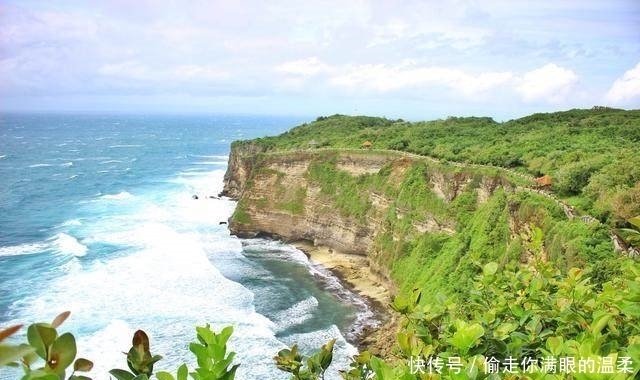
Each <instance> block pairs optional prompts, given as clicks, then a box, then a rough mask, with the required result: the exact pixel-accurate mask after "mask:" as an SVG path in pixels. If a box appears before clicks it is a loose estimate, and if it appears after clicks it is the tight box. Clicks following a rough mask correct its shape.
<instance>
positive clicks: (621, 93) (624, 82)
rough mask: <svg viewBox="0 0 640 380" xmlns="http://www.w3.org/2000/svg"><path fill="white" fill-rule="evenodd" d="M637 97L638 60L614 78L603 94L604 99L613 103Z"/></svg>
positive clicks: (639, 82) (639, 83) (639, 85)
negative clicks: (620, 75)
mask: <svg viewBox="0 0 640 380" xmlns="http://www.w3.org/2000/svg"><path fill="white" fill-rule="evenodd" d="M637 98H640V62H638V64H637V65H636V66H635V67H634V68H633V69H630V70H627V71H626V72H625V73H624V75H622V77H620V78H618V79H616V81H615V82H613V85H612V86H611V88H610V89H609V91H608V92H607V94H606V95H605V99H606V100H607V101H609V102H612V103H614V104H618V103H621V102H625V101H629V100H632V99H637Z"/></svg>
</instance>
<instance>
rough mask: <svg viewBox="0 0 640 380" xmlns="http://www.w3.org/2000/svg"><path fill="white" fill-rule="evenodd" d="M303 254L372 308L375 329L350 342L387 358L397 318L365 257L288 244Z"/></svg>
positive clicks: (306, 244)
mask: <svg viewBox="0 0 640 380" xmlns="http://www.w3.org/2000/svg"><path fill="white" fill-rule="evenodd" d="M289 244H291V245H293V246H294V247H296V248H297V249H299V250H300V251H302V252H304V254H305V255H307V257H308V258H309V261H310V262H311V263H312V264H316V265H320V266H322V267H323V268H325V269H327V270H329V271H330V272H332V273H333V274H334V275H335V276H336V277H338V278H339V279H340V281H341V282H342V283H343V284H344V285H346V286H347V287H348V288H350V289H351V290H352V291H353V292H355V293H357V294H358V295H360V296H361V297H362V298H363V299H364V300H365V301H366V302H367V303H368V305H369V307H370V308H371V309H372V311H373V314H374V315H375V318H376V321H377V322H378V323H377V325H376V326H369V327H368V328H366V329H364V330H363V331H362V333H361V334H359V336H358V337H357V339H356V341H355V342H353V343H355V345H356V346H357V347H358V349H359V350H361V351H363V350H368V351H370V352H372V353H373V354H374V355H379V356H380V355H381V356H388V355H389V353H390V350H391V348H392V347H393V344H394V342H395V331H396V329H397V318H396V316H395V314H394V313H393V310H392V309H391V308H390V307H389V304H390V302H391V293H390V292H389V289H388V287H387V286H385V284H384V283H383V282H382V281H380V279H379V278H378V277H377V276H376V275H375V274H373V273H372V272H371V271H370V270H369V265H368V260H367V258H366V257H364V256H358V255H353V254H347V253H343V252H337V251H335V250H333V249H331V248H329V247H325V246H314V245H313V244H312V243H311V242H308V241H295V242H289Z"/></svg>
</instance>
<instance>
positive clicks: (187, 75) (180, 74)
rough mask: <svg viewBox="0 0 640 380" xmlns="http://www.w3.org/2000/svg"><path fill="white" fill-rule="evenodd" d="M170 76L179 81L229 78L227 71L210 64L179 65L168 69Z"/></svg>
mask: <svg viewBox="0 0 640 380" xmlns="http://www.w3.org/2000/svg"><path fill="white" fill-rule="evenodd" d="M170 76H171V77H173V79H176V80H181V81H192V80H197V81H203V80H204V81H215V80H220V79H227V78H229V73H227V72H226V71H225V70H222V69H220V68H218V67H215V66H210V65H206V66H199V65H180V66H177V67H175V68H173V69H171V70H170Z"/></svg>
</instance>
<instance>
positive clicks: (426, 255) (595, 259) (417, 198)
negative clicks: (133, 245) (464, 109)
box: [223, 140, 616, 297]
mask: <svg viewBox="0 0 640 380" xmlns="http://www.w3.org/2000/svg"><path fill="white" fill-rule="evenodd" d="M534 186H535V183H534V182H533V179H532V177H527V176H523V175H522V174H520V173H517V172H513V171H511V170H508V169H504V168H499V167H490V166H483V165H469V164H460V163H448V162H441V161H438V160H435V159H433V158H429V157H424V156H418V155H414V154H409V153H403V152H397V151H387V150H365V149H305V150H266V149H265V148H264V147H263V146H261V145H260V144H257V143H255V140H254V141H242V142H237V143H234V144H233V146H232V151H231V154H230V157H229V165H228V169H227V173H226V175H225V186H224V190H223V195H226V196H229V197H232V198H235V199H237V200H238V205H237V208H236V210H235V212H234V214H233V216H232V217H231V218H230V221H229V227H230V230H231V232H232V233H233V234H236V235H238V236H240V237H256V236H270V237H274V238H278V239H281V240H284V241H288V242H297V241H306V242H309V243H311V244H313V245H316V246H324V247H328V248H330V249H332V250H335V251H338V252H343V253H348V254H354V255H359V256H362V257H364V258H366V260H367V263H368V266H369V268H370V270H371V272H372V273H374V274H376V275H377V276H379V277H380V278H381V280H382V281H383V282H385V283H386V284H387V285H386V286H388V287H389V288H390V289H391V290H392V292H395V291H397V290H405V291H408V290H411V289H412V288H414V287H420V288H421V289H423V290H425V291H426V292H429V291H431V292H432V296H433V297H435V295H436V294H437V293H438V292H443V293H458V292H460V288H463V287H465V286H468V284H469V283H470V282H471V280H472V279H473V277H474V276H475V275H476V274H477V273H478V270H479V268H480V267H481V265H482V263H485V262H488V261H498V262H500V263H501V265H503V266H505V267H513V266H514V265H519V264H521V263H526V262H530V261H533V260H542V261H549V262H552V263H553V265H554V266H556V267H557V268H558V269H559V270H560V271H564V270H566V269H568V268H570V267H574V266H584V265H586V264H596V267H597V268H598V270H599V273H601V274H602V275H603V280H604V279H605V277H606V276H607V275H609V273H610V272H611V273H613V271H614V269H612V268H609V266H610V265H615V263H613V261H612V262H611V263H612V264H609V262H608V261H607V260H606V259H607V258H615V257H616V252H615V250H614V248H613V244H612V242H611V239H610V237H609V231H610V230H609V229H608V228H607V227H606V226H604V225H602V224H600V223H599V222H598V221H597V220H595V219H593V218H591V219H589V218H584V217H583V218H576V217H574V216H573V215H568V214H566V213H565V210H564V206H566V205H564V204H563V203H562V202H560V201H559V200H557V199H556V198H554V197H553V196H551V195H550V194H547V193H544V192H541V191H536V190H535V189H534Z"/></svg>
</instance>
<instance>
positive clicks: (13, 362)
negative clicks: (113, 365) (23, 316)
mask: <svg viewBox="0 0 640 380" xmlns="http://www.w3.org/2000/svg"><path fill="white" fill-rule="evenodd" d="M69 314H70V313H69V312H68V311H67V312H64V313H61V314H59V315H58V316H57V317H55V318H54V319H53V321H52V322H51V323H34V324H32V325H30V326H29V328H28V329H27V343H23V344H19V345H12V344H5V343H3V341H4V340H5V339H6V338H8V337H10V336H11V335H13V334H15V333H16V332H18V331H19V330H20V328H21V327H22V326H12V327H9V328H7V329H5V330H1V331H0V367H1V366H10V367H22V370H23V371H24V376H23V377H22V380H32V379H40V380H60V379H62V380H64V379H68V380H90V378H88V377H86V376H82V375H76V374H75V373H76V372H87V371H90V370H91V368H93V363H92V362H91V361H89V360H87V359H83V358H78V359H76V353H77V348H76V339H75V337H74V336H73V334H71V333H68V332H67V333H64V334H61V335H60V334H58V330H57V328H58V327H60V325H61V324H62V323H63V322H64V321H65V320H66V319H67V318H68V317H69ZM41 360H42V361H44V365H43V366H42V367H39V368H33V367H34V366H36V363H38V362H40V361H41ZM72 364H73V369H72V372H71V375H70V376H69V377H68V378H67V377H66V371H67V369H68V368H69V366H71V365H72Z"/></svg>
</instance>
